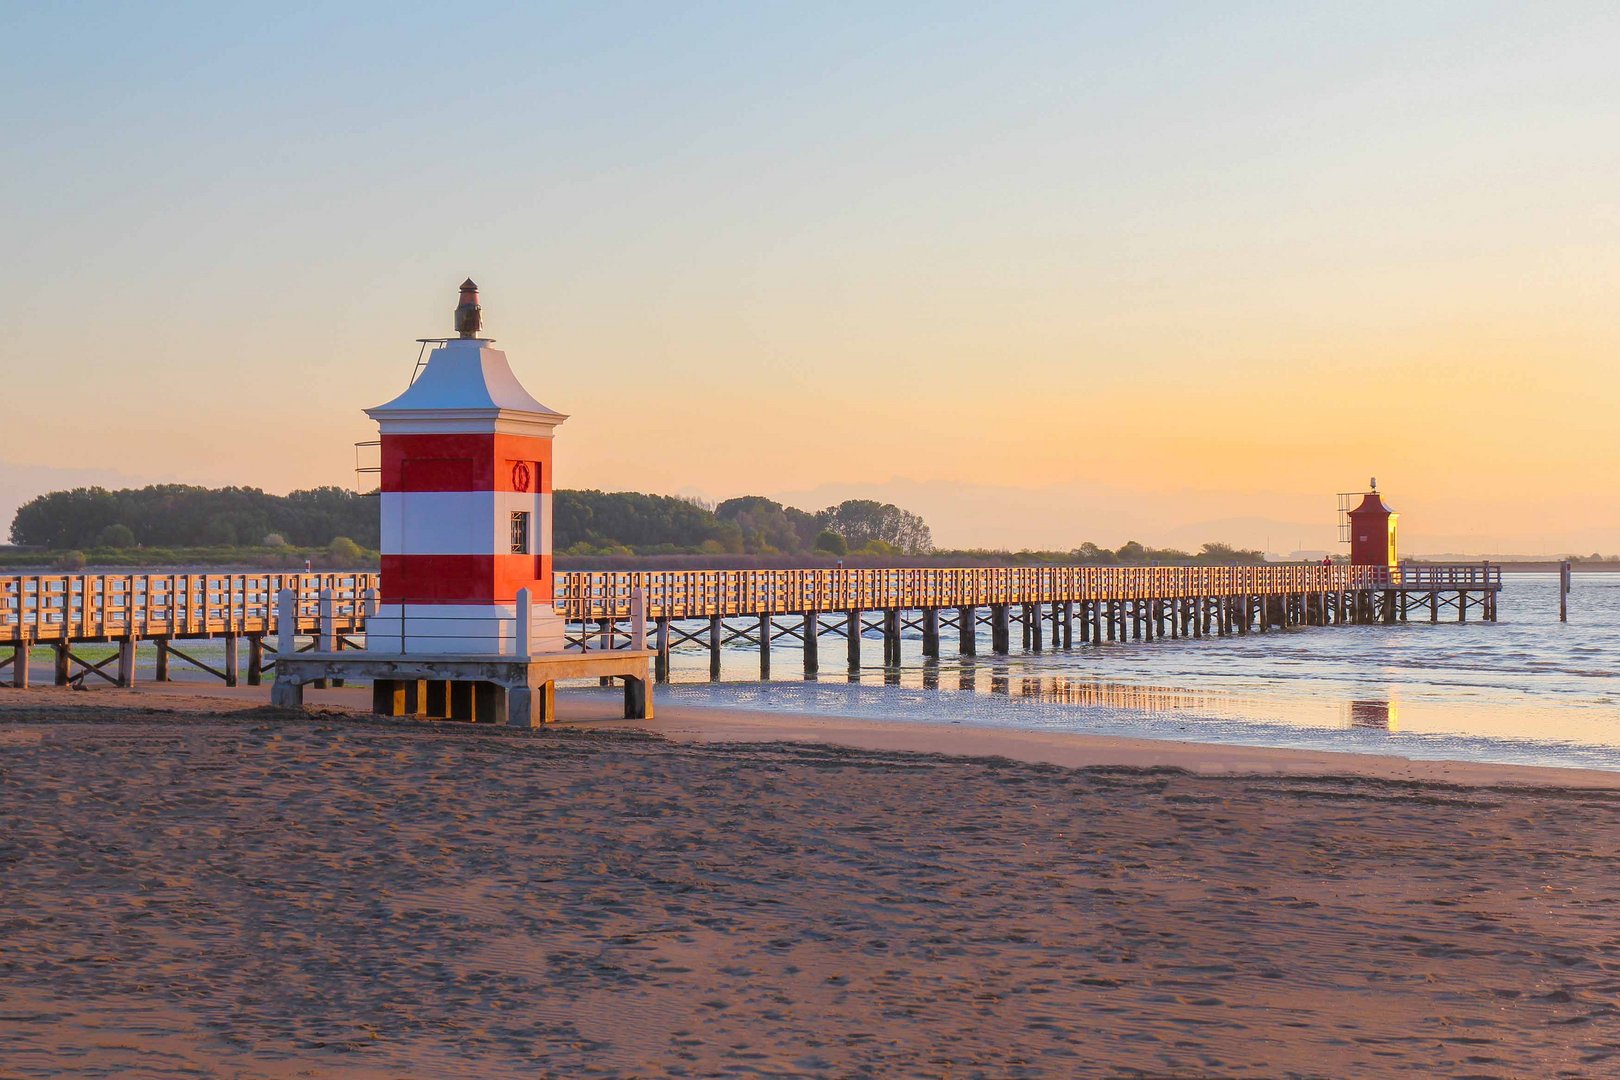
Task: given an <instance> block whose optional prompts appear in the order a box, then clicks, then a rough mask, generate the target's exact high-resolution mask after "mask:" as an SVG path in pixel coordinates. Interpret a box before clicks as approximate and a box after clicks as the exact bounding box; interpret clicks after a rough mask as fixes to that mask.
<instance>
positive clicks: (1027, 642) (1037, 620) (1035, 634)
mask: <svg viewBox="0 0 1620 1080" xmlns="http://www.w3.org/2000/svg"><path fill="white" fill-rule="evenodd" d="M1041 644H1042V643H1041V605H1039V604H1025V605H1024V647H1025V648H1033V649H1034V650H1035V651H1036V652H1040V651H1041Z"/></svg>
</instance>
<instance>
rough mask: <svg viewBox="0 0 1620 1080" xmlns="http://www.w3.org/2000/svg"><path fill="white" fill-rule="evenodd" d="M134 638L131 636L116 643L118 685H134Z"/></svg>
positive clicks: (135, 657) (135, 656)
mask: <svg viewBox="0 0 1620 1080" xmlns="http://www.w3.org/2000/svg"><path fill="white" fill-rule="evenodd" d="M136 659H137V655H136V649H135V636H134V635H133V634H131V635H130V636H129V637H127V638H124V639H123V640H122V641H120V642H119V643H118V685H119V686H123V687H131V686H134V685H135V661H136Z"/></svg>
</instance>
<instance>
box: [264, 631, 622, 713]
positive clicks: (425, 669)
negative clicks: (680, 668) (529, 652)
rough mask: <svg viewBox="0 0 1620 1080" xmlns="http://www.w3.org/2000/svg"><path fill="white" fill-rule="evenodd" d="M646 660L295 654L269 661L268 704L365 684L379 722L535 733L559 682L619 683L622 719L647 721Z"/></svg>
mask: <svg viewBox="0 0 1620 1080" xmlns="http://www.w3.org/2000/svg"><path fill="white" fill-rule="evenodd" d="M652 655H653V654H652V652H651V651H649V650H631V649H613V650H602V651H599V652H568V653H551V654H547V655H543V656H379V655H376V654H374V653H369V652H363V651H347V652H301V653H292V654H289V655H283V656H281V657H278V658H277V660H276V681H275V685H274V686H273V687H272V688H271V691H270V703H271V704H272V705H275V706H278V707H281V708H298V707H300V706H301V705H303V703H304V687H305V685H307V684H308V683H312V682H317V681H319V680H322V679H343V680H347V681H351V682H358V681H370V682H371V684H372V711H373V712H377V713H381V714H382V715H384V716H419V717H423V718H424V719H435V720H466V721H471V722H474V723H497V724H498V723H505V724H508V725H510V726H512V727H539V726H540V725H541V724H545V723H549V722H551V721H553V720H555V719H556V718H557V716H556V692H557V690H556V687H557V683H558V681H560V680H566V679H589V678H610V679H622V680H623V681H624V716H625V719H627V720H647V719H651V718H652V715H653V700H652V691H651V672H650V670H649V666H650V664H651V662H652Z"/></svg>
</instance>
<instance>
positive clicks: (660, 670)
mask: <svg viewBox="0 0 1620 1080" xmlns="http://www.w3.org/2000/svg"><path fill="white" fill-rule="evenodd" d="M653 626H654V631H653V635H654V636H653V641H654V646H655V648H656V650H657V651H656V653H655V654H654V656H653V679H654V680H655V681H657V682H661V683H667V682H669V616H668V615H660V616H658V619H657V621H656V622H655V623H654V624H653Z"/></svg>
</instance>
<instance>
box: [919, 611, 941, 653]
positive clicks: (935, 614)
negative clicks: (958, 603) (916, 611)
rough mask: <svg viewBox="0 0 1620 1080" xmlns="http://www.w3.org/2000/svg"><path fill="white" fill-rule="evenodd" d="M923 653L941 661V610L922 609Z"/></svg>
mask: <svg viewBox="0 0 1620 1080" xmlns="http://www.w3.org/2000/svg"><path fill="white" fill-rule="evenodd" d="M922 639H923V640H922V652H923V655H924V656H927V657H931V658H933V659H935V660H938V659H939V608H923V609H922Z"/></svg>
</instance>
